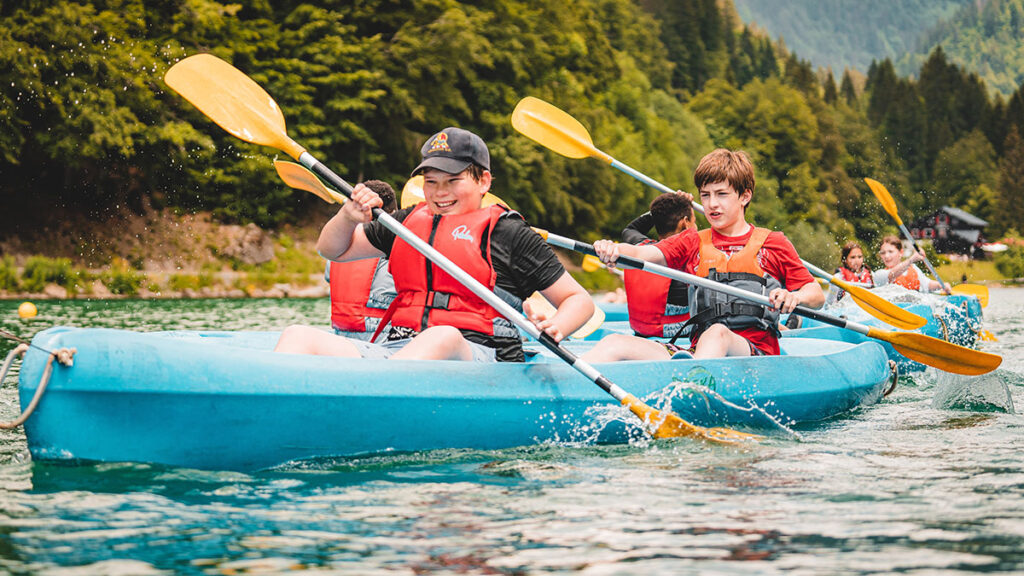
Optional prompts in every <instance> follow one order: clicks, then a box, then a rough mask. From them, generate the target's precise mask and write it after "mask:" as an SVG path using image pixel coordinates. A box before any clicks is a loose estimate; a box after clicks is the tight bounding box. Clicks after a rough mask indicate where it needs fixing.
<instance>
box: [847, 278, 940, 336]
mask: <svg viewBox="0 0 1024 576" xmlns="http://www.w3.org/2000/svg"><path fill="white" fill-rule="evenodd" d="M829 282H831V283H833V284H835V285H836V286H838V287H840V288H842V289H843V290H846V293H847V294H849V295H850V297H851V298H853V301H854V302H856V303H857V305H858V306H860V307H861V309H862V310H864V311H865V312H867V313H868V314H871V315H872V316H874V317H875V318H878V319H879V320H881V321H882V322H885V323H886V324H889V325H890V326H895V327H897V328H902V329H904V330H913V329H915V328H920V327H921V326H924V325H925V324H927V323H928V321H927V320H925V319H924V318H922V317H920V316H918V315H917V314H914V313H913V312H910V311H909V310H907V309H905V308H900V307H899V306H897V305H895V304H893V303H892V302H889V301H888V300H886V299H884V298H882V297H881V296H879V295H878V294H875V293H873V292H872V291H870V290H868V289H866V288H861V287H860V286H854V285H852V284H847V283H846V282H844V281H842V280H838V279H836V278H832V279H831V280H829Z"/></svg>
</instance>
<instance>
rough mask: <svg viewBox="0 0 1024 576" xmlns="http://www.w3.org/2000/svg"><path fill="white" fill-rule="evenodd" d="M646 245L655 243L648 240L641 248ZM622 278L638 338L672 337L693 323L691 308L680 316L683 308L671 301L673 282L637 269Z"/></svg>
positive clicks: (627, 306) (630, 325)
mask: <svg viewBox="0 0 1024 576" xmlns="http://www.w3.org/2000/svg"><path fill="white" fill-rule="evenodd" d="M646 244H654V242H652V241H650V240H647V241H645V242H641V243H640V244H639V245H640V246H643V245H646ZM622 276H623V280H624V282H625V285H626V308H627V309H628V310H629V327H630V328H632V329H633V331H634V332H636V334H637V335H639V336H658V337H671V336H672V335H673V334H675V333H676V332H678V331H679V328H680V327H681V326H682V324H683V323H684V322H686V321H687V320H689V319H690V311H689V308H687V309H686V312H677V310H679V309H680V308H682V307H681V306H679V305H674V304H670V303H669V301H668V292H669V287H670V286H671V285H672V279H671V278H665V277H664V276H659V275H657V274H651V273H650V272H644V271H643V270H636V269H627V270H624V271H623V275H622ZM673 308H674V309H675V310H672V309H673ZM670 312H676V313H670Z"/></svg>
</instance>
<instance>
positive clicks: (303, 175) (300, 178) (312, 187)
mask: <svg viewBox="0 0 1024 576" xmlns="http://www.w3.org/2000/svg"><path fill="white" fill-rule="evenodd" d="M274 170H277V175H278V176H280V177H281V180H283V181H284V183H285V184H287V185H288V186H289V187H290V188H295V189H297V190H305V191H306V192H312V193H313V194H316V195H317V196H319V197H320V198H322V199H323V201H324V202H327V203H328V204H334V203H338V204H344V203H345V200H346V198H345V197H344V196H342V195H341V194H338V193H337V192H335V191H334V190H331V189H330V188H328V187H327V185H326V184H324V183H323V182H321V181H320V179H319V178H317V177H316V174H313V173H312V172H310V171H309V170H308V169H307V168H306V167H305V166H303V165H302V164H296V163H295V162H288V161H286V160H274Z"/></svg>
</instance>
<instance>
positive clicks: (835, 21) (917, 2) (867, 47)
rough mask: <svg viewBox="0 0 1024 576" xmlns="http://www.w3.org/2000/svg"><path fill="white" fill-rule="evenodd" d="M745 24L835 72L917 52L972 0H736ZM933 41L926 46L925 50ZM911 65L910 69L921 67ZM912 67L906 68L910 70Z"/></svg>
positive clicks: (865, 67) (930, 47) (929, 47)
mask: <svg viewBox="0 0 1024 576" xmlns="http://www.w3.org/2000/svg"><path fill="white" fill-rule="evenodd" d="M734 2H735V4H736V10H737V12H738V13H739V15H740V16H741V17H742V19H743V21H744V22H747V23H748V24H754V25H756V26H757V27H759V28H761V29H763V30H765V31H767V32H768V34H769V35H771V37H772V38H779V37H781V38H782V39H783V41H784V42H785V43H786V46H787V47H788V48H789V49H790V50H792V51H793V52H796V53H797V54H799V55H800V56H802V57H803V58H807V59H808V60H810V61H811V62H812V63H814V65H815V66H821V67H824V68H831V69H832V70H833V71H835V73H836V74H837V75H839V74H841V73H842V71H843V70H844V69H846V68H856V69H858V70H866V69H867V67H868V66H869V65H870V64H871V62H872V61H874V60H884V59H886V58H889V59H893V60H895V59H897V58H900V57H901V56H902V55H904V54H907V53H912V52H916V51H917V50H918V47H919V45H918V42H919V40H920V39H921V37H922V36H923V35H924V34H925V33H926V32H928V31H929V30H931V29H932V28H934V27H935V26H937V25H938V24H939V23H940V22H942V21H943V20H947V19H949V18H951V17H953V16H954V14H955V13H956V11H957V10H958V9H960V8H962V7H964V6H967V5H970V4H973V2H974V0H899V1H898V2H893V1H892V0H734ZM935 45H936V44H928V45H927V46H926V48H925V54H927V52H929V51H930V50H931V49H932V48H933V47H934V46H935ZM920 63H921V60H919V61H918V63H917V64H918V66H915V67H914V70H913V71H916V69H917V68H918V67H919V66H920ZM909 72H911V71H908V73H909Z"/></svg>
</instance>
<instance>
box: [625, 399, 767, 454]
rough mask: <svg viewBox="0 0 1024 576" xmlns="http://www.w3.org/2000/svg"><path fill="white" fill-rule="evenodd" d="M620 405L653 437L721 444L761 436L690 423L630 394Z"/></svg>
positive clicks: (756, 439)
mask: <svg viewBox="0 0 1024 576" xmlns="http://www.w3.org/2000/svg"><path fill="white" fill-rule="evenodd" d="M622 405H623V406H625V407H626V408H629V411H630V412H632V413H633V414H636V416H637V417H638V418H640V420H642V421H643V422H644V424H645V425H646V426H647V430H648V432H650V434H651V436H654V437H655V438H691V437H693V438H702V439H704V440H710V441H711V442H718V443H721V444H738V443H740V442H756V441H758V440H763V439H764V437H763V436H759V435H757V434H747V433H746V432H740V431H738V430H731V429H729V428H705V427H704V426H697V425H696V424H690V423H689V422H687V421H686V420H683V419H682V418H680V417H679V416H676V415H675V414H673V413H671V412H661V411H658V410H655V409H654V408H651V407H650V406H648V405H647V404H644V403H643V402H641V401H640V399H639V398H637V397H636V396H633V395H632V394H627V395H626V396H625V397H624V398H623V399H622Z"/></svg>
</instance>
